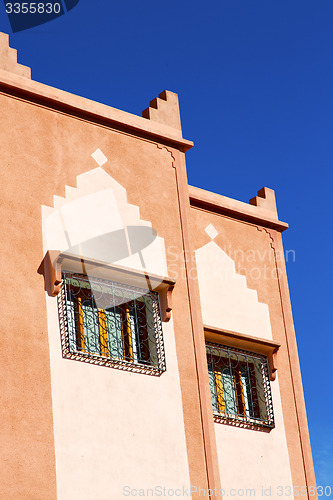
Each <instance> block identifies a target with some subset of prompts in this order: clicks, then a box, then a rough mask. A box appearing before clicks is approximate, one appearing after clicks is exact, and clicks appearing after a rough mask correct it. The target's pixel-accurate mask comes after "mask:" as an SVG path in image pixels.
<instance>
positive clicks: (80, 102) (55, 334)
mask: <svg viewBox="0 0 333 500" xmlns="http://www.w3.org/2000/svg"><path fill="white" fill-rule="evenodd" d="M0 87H1V95H0V102H1V104H0V106H1V107H0V109H1V113H0V121H1V123H0V128H1V170H0V172H1V189H2V192H1V238H0V242H1V278H2V286H1V289H2V301H1V303H2V313H1V316H0V325H1V363H0V373H1V380H2V384H1V392H0V400H1V402H0V410H1V426H0V440H1V449H0V460H1V468H0V471H1V472H0V476H1V477H0V498H1V499H4V500H14V499H15V500H16V499H20V500H22V499H32V500H49V499H50V500H51V499H52V500H55V499H59V500H77V499H80V500H118V499H122V498H126V497H135V496H141V497H142V496H143V497H154V496H155V497H157V496H166V497H167V496H176V497H184V498H190V497H191V498H193V499H197V498H202V497H206V498H208V496H209V495H210V497H211V498H226V497H230V496H232V497H234V498H241V497H247V496H255V497H256V498H264V497H267V496H269V497H270V498H276V499H278V498H281V497H288V498H293V497H294V496H295V497H297V496H298V494H297V491H299V492H303V494H302V498H316V494H315V478H314V471H313V464H312V457H311V449H310V442H309V435H308V428H307V420H306V412H305V406H304V398H303V390H302V380H301V375H300V369H299V362H298V355H297V347H296V340H295V333H294V326H293V319H292V312H291V306H290V299H289V292H288V283H287V277H286V270H285V263H284V251H283V246H282V239H281V233H282V232H283V231H284V230H285V229H287V227H288V225H287V224H286V223H284V222H281V221H280V220H279V219H278V214H277V210H276V203H275V195H274V191H272V190H271V189H268V188H263V189H261V190H260V191H258V195H257V196H255V197H254V198H252V199H251V200H250V203H249V204H247V203H243V202H240V201H237V200H233V199H230V198H227V197H225V196H222V195H220V194H215V193H211V192H207V191H204V190H202V189H199V188H197V187H193V186H189V185H188V182H187V176H186V166H185V153H186V151H188V150H189V149H190V148H191V147H192V146H193V144H192V143H191V142H190V141H188V140H185V139H184V138H183V136H182V130H181V122H180V114H179V106H178V97H177V95H176V94H174V93H172V92H168V91H164V92H162V93H161V94H160V95H159V97H158V98H156V99H154V100H153V101H151V103H150V107H148V108H147V109H146V110H145V111H144V112H143V114H142V117H138V116H135V115H132V114H129V113H126V112H123V111H120V110H117V109H114V108H111V107H109V106H106V105H103V104H99V103H97V102H93V101H90V100H88V99H84V98H82V97H78V96H76V95H72V94H69V93H67V92H63V91H61V90H58V89H55V88H52V87H49V86H46V85H43V84H40V83H37V82H35V81H33V80H31V77H30V69H28V68H27V67H24V66H21V65H20V64H18V63H17V61H16V51H15V50H14V49H12V48H9V45H8V36H7V35H5V34H1V35H0ZM293 488H295V489H294V490H293Z"/></svg>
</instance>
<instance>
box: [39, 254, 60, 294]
mask: <svg viewBox="0 0 333 500" xmlns="http://www.w3.org/2000/svg"><path fill="white" fill-rule="evenodd" d="M61 262H62V256H61V253H60V252H59V251H58V250H48V251H47V252H46V254H45V256H44V259H43V260H42V263H41V265H40V266H39V269H38V273H39V274H42V275H43V276H44V288H45V290H46V292H47V293H48V294H49V295H50V296H51V297H56V295H58V293H59V292H60V285H61Z"/></svg>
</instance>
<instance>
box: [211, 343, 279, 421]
mask: <svg viewBox="0 0 333 500" xmlns="http://www.w3.org/2000/svg"><path fill="white" fill-rule="evenodd" d="M206 352H207V363H208V374H209V384H210V392H211V397H212V404H213V411H214V417H215V420H216V421H220V422H231V423H234V424H237V425H240V424H244V425H247V424H250V425H260V426H265V427H271V428H272V427H274V416H273V404H272V396H271V390H270V382H269V372H268V363H267V358H266V357H265V356H263V355H261V354H254V353H250V352H247V351H243V350H240V349H236V348H231V347H226V346H220V345H217V344H210V343H207V344H206Z"/></svg>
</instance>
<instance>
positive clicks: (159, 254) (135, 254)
mask: <svg viewBox="0 0 333 500" xmlns="http://www.w3.org/2000/svg"><path fill="white" fill-rule="evenodd" d="M42 219H43V240H44V250H45V256H44V259H43V263H42V265H41V266H40V268H39V272H40V273H43V274H44V277H45V289H46V290H47V291H48V293H49V294H50V295H52V296H55V295H57V294H58V293H59V289H60V284H61V271H62V269H64V266H67V267H69V268H70V269H73V270H75V272H81V273H83V274H87V275H88V276H89V274H91V276H96V274H97V275H100V274H101V273H102V275H103V276H105V277H106V278H109V279H113V280H115V279H119V280H122V281H123V282H133V281H134V282H135V283H137V284H138V285H140V286H141V287H143V288H147V289H153V290H157V291H158V292H159V293H160V297H161V306H162V309H163V311H162V317H163V320H164V321H168V320H169V319H170V316H171V294H172V290H173V287H174V285H175V282H174V280H171V279H169V278H167V277H166V276H167V263H166V254H165V245H164V239H163V238H162V237H160V236H158V235H157V232H156V231H155V230H154V229H153V228H152V225H151V223H150V222H149V221H146V220H143V219H141V218H140V210H139V207H137V206H135V205H132V204H130V203H128V201H127V193H126V189H125V188H124V187H123V186H122V185H121V184H119V183H118V182H117V181H116V180H115V179H113V178H112V177H111V176H110V175H109V174H108V173H107V172H105V170H103V169H102V168H101V167H98V168H95V169H93V170H90V171H88V172H85V173H83V174H80V175H78V176H77V187H76V188H74V187H70V186H66V187H65V197H60V196H54V206H53V207H47V206H43V207H42Z"/></svg>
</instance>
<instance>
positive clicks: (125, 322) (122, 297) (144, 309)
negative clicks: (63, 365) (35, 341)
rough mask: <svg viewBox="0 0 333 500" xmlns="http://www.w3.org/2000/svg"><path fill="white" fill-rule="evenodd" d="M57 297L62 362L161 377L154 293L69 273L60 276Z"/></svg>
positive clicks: (162, 358)
mask: <svg viewBox="0 0 333 500" xmlns="http://www.w3.org/2000/svg"><path fill="white" fill-rule="evenodd" d="M61 292H62V293H61V297H60V301H61V309H60V312H61V314H60V320H61V325H62V331H63V333H64V335H63V352H64V355H65V357H67V358H71V359H79V360H81V361H87V362H92V363H95V364H101V365H107V366H116V365H118V366H122V367H126V366H127V368H128V369H131V367H136V369H135V368H134V371H142V369H144V371H147V370H148V371H158V372H162V371H165V356H164V347H163V339H162V324H161V319H160V311H159V301H158V293H157V292H153V291H149V290H142V289H140V288H136V287H134V286H131V285H123V284H120V283H115V282H112V281H106V280H102V279H99V278H91V277H89V278H88V276H85V275H82V274H78V273H71V272H63V273H62V290H61ZM140 367H141V368H142V369H141V370H140Z"/></svg>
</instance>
